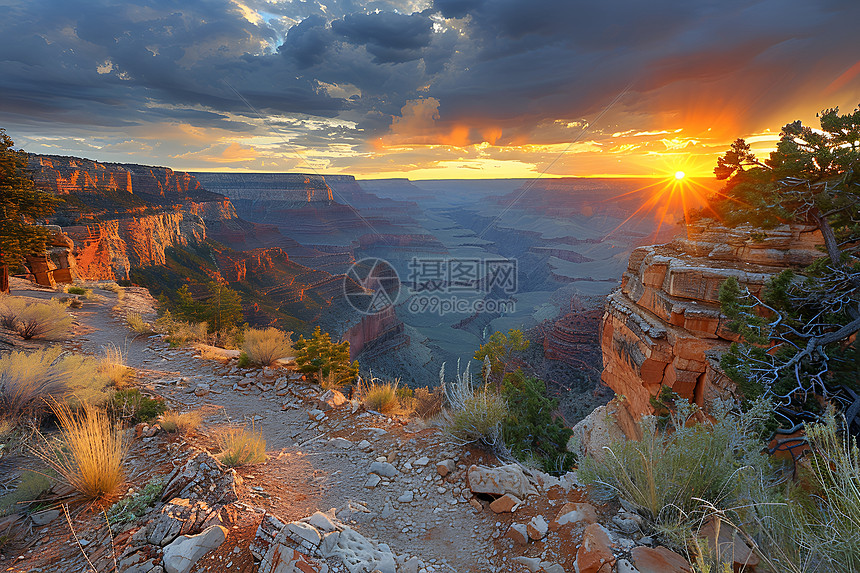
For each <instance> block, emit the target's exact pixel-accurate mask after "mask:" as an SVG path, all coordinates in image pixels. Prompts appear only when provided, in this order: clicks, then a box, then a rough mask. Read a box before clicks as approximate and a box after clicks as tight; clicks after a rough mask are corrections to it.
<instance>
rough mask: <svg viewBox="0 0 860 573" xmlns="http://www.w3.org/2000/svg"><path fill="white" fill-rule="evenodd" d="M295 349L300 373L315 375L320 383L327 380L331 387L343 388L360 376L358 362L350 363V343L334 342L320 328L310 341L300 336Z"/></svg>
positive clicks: (315, 331)
mask: <svg viewBox="0 0 860 573" xmlns="http://www.w3.org/2000/svg"><path fill="white" fill-rule="evenodd" d="M293 348H294V349H295V351H296V365H297V366H298V370H299V372H304V373H305V374H314V375H316V376H317V379H318V381H320V382H321V381H323V380H326V383H327V384H329V385H333V386H336V387H342V386H345V385H347V384H350V383H352V382H353V381H355V377H356V376H358V361H357V360H356V361H354V362H353V363H352V364H350V363H349V342H347V341H344V342H338V343H335V342H332V341H331V336H329V334H328V333H327V332H325V333H323V332H322V331H321V330H320V327H319V326H317V327H316V328H315V329H314V333H313V336H312V337H311V338H310V339H309V340H305V338H304V336H299V339H298V340H297V341H296V343H295V344H294V345H293ZM329 379H330V380H329Z"/></svg>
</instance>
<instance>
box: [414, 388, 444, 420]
mask: <svg viewBox="0 0 860 573" xmlns="http://www.w3.org/2000/svg"><path fill="white" fill-rule="evenodd" d="M444 399H445V394H444V392H443V391H442V387H441V386H437V387H436V388H433V389H432V390H430V389H429V388H426V387H425V388H416V389H415V400H414V403H413V406H412V408H413V411H414V413H415V415H416V416H419V417H420V418H423V419H424V420H429V419H430V418H432V417H434V416H438V415H439V414H440V413H441V412H442V403H443V401H444Z"/></svg>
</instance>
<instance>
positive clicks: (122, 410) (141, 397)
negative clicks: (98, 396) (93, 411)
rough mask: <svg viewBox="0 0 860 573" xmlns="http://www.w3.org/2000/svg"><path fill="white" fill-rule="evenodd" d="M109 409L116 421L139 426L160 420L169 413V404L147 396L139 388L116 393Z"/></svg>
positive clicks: (109, 403) (111, 399)
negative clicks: (165, 413)
mask: <svg viewBox="0 0 860 573" xmlns="http://www.w3.org/2000/svg"><path fill="white" fill-rule="evenodd" d="M107 409H108V412H109V413H110V415H111V417H112V418H113V419H114V420H122V421H123V422H126V423H128V424H137V423H139V422H149V421H151V420H154V419H156V418H158V417H159V416H160V415H162V414H163V413H164V412H166V411H167V403H166V402H165V401H164V400H163V399H161V398H158V397H156V398H152V397H150V396H147V395H146V394H143V393H141V391H140V390H138V389H137V388H127V389H123V390H117V391H116V392H114V394H113V396H111V398H110V400H108V403H107Z"/></svg>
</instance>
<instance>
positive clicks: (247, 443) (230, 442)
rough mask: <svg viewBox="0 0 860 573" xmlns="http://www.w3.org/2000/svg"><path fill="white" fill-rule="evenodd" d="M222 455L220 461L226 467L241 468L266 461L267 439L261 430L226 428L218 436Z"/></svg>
mask: <svg viewBox="0 0 860 573" xmlns="http://www.w3.org/2000/svg"><path fill="white" fill-rule="evenodd" d="M216 441H217V443H218V447H219V448H220V449H221V453H220V454H218V456H217V457H218V459H219V460H220V461H221V463H223V464H224V465H225V466H228V467H231V468H233V467H239V466H244V465H248V464H258V463H261V462H264V461H266V439H265V438H264V437H263V433H262V432H260V431H259V430H256V429H254V428H251V429H250V430H248V429H247V428H226V429H224V430H221V431H219V432H218V434H217V435H216Z"/></svg>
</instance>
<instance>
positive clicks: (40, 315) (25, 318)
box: [0, 297, 72, 340]
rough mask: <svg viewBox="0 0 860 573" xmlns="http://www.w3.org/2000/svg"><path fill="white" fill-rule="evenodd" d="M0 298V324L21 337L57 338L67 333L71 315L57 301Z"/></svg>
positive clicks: (69, 327) (27, 338)
mask: <svg viewBox="0 0 860 573" xmlns="http://www.w3.org/2000/svg"><path fill="white" fill-rule="evenodd" d="M3 299H5V300H0V326H3V327H4V328H8V329H10V330H15V331H16V332H17V333H18V334H19V335H20V336H21V337H22V338H24V339H25V340H29V339H31V338H43V339H46V340H57V339H60V338H64V337H66V336H67V335H68V334H69V330H70V329H71V326H72V317H71V316H69V314H68V313H67V312H66V306H65V305H64V304H62V303H61V302H59V301H55V300H51V301H47V302H29V303H28V302H26V301H24V300H23V299H20V298H15V297H3Z"/></svg>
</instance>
